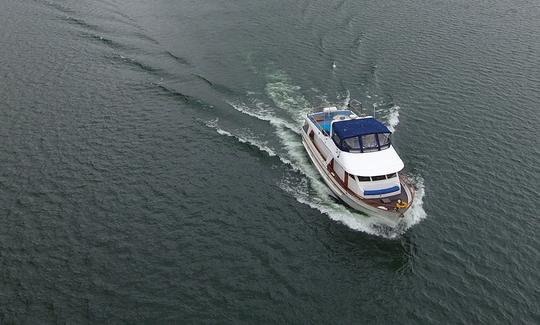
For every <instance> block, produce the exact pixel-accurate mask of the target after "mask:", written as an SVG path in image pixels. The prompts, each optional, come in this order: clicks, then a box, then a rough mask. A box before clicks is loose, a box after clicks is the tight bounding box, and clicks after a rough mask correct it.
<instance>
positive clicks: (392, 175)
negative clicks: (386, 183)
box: [386, 173, 397, 179]
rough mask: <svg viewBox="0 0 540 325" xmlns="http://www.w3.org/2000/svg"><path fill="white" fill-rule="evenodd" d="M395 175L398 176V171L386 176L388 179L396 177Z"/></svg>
mask: <svg viewBox="0 0 540 325" xmlns="http://www.w3.org/2000/svg"><path fill="white" fill-rule="evenodd" d="M394 177H397V173H392V174H388V175H386V178H388V179H390V178H394Z"/></svg>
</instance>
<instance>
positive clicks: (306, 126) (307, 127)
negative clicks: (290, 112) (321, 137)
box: [302, 121, 309, 133]
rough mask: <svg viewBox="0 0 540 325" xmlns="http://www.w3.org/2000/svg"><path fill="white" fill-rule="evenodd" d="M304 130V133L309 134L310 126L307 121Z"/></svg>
mask: <svg viewBox="0 0 540 325" xmlns="http://www.w3.org/2000/svg"><path fill="white" fill-rule="evenodd" d="M302 128H303V129H304V132H305V133H307V131H308V129H309V125H308V122H307V121H305V122H304V126H303V127H302Z"/></svg>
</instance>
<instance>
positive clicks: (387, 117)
mask: <svg viewBox="0 0 540 325" xmlns="http://www.w3.org/2000/svg"><path fill="white" fill-rule="evenodd" d="M265 92H266V95H267V96H268V98H269V99H270V100H271V101H272V102H273V104H274V105H268V104H265V103H264V102H262V101H260V100H257V99H255V98H251V99H252V100H251V103H250V104H246V103H244V102H242V101H230V102H228V103H229V105H231V107H233V108H234V109H235V110H236V111H238V112H240V113H242V114H245V115H248V116H251V117H253V118H256V119H259V120H261V121H265V122H267V123H269V124H270V125H271V126H272V127H273V130H274V133H275V134H276V136H277V138H278V140H279V145H280V146H281V148H279V149H280V150H277V149H276V148H270V147H269V145H268V143H267V142H266V141H263V140H261V139H258V138H257V137H256V136H253V135H252V134H245V133H244V134H233V133H231V132H229V131H226V130H223V129H221V128H219V127H218V125H217V122H218V121H217V120H214V121H209V122H207V126H208V127H211V128H213V129H215V130H216V131H217V133H219V134H221V135H224V136H228V137H233V138H235V139H236V140H237V141H239V142H241V143H248V144H250V145H252V146H254V147H256V148H258V149H259V150H261V151H263V152H266V153H267V154H268V155H270V156H277V157H278V158H279V159H280V160H281V162H282V163H283V164H284V165H286V166H287V167H288V168H289V170H292V171H294V172H295V173H291V172H287V171H286V172H285V173H284V176H283V177H282V179H281V180H280V182H279V184H278V185H279V187H280V188H281V189H282V190H284V191H285V192H286V193H289V194H290V195H292V196H293V197H294V198H295V199H296V200H297V201H298V202H300V203H302V204H306V205H308V206H310V207H311V208H314V209H317V210H318V211H320V212H321V213H323V214H325V215H327V216H328V217H329V218H330V219H332V220H334V221H336V222H340V223H342V224H344V225H346V226H347V227H349V228H351V229H353V230H357V231H362V232H365V233H369V234H372V235H377V236H381V237H385V238H397V237H399V236H400V235H401V234H402V233H403V232H404V231H406V230H407V229H409V228H411V227H412V226H413V225H415V224H417V223H419V222H420V221H421V220H423V219H425V218H426V213H425V211H424V209H423V198H424V195H425V188H424V182H423V179H422V178H421V177H420V176H418V175H416V176H412V177H410V179H411V182H412V184H413V185H414V186H415V187H416V199H415V201H414V202H413V204H412V206H411V208H410V209H409V210H408V211H407V212H406V213H405V217H404V218H403V221H402V224H401V225H400V227H398V229H389V228H388V227H387V226H385V225H384V224H383V223H382V222H381V221H380V220H379V219H378V218H376V217H370V216H367V215H364V214H361V213H359V212H356V211H354V210H351V209H349V208H347V207H346V206H345V205H343V204H341V203H338V202H336V200H334V199H333V198H332V193H331V192H330V190H329V189H328V187H327V186H326V184H325V183H324V182H323V181H322V180H321V178H320V175H319V174H318V171H317V170H316V169H315V167H314V166H313V165H312V164H311V162H310V161H309V158H308V157H307V155H306V152H305V149H304V147H303V144H302V140H301V139H302V138H301V136H300V132H299V130H300V127H301V125H302V123H303V117H304V116H305V115H306V114H307V113H309V112H312V111H313V106H312V105H311V103H310V102H309V101H308V100H307V99H306V98H305V97H304V96H302V94H301V88H300V87H299V86H296V85H294V84H292V82H291V79H290V78H289V77H288V76H287V75H286V74H285V73H284V72H282V71H277V72H275V73H273V74H271V75H268V76H267V84H266V87H265ZM350 100H351V99H350V93H349V92H348V91H347V95H346V97H345V99H344V101H343V102H341V103H337V104H335V103H334V104H331V105H333V106H338V107H343V108H345V107H346V106H347V104H348V103H349V102H350ZM374 111H375V112H376V113H377V117H379V118H381V117H380V116H382V118H381V119H382V120H384V121H385V122H386V125H387V126H388V128H389V129H390V130H391V131H392V132H394V131H395V130H396V128H397V126H398V124H399V111H400V107H399V106H397V105H393V106H391V107H389V108H386V109H380V108H379V107H378V106H377V105H376V104H374ZM278 152H279V154H278ZM298 172H299V173H300V174H301V175H302V177H299V176H298Z"/></svg>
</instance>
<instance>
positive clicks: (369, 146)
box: [362, 134, 379, 152]
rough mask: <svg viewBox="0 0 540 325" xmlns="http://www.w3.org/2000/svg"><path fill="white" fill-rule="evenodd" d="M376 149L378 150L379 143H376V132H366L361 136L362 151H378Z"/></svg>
mask: <svg viewBox="0 0 540 325" xmlns="http://www.w3.org/2000/svg"><path fill="white" fill-rule="evenodd" d="M378 150H379V144H378V143H377V135H376V134H366V135H363V136H362V151H363V152H370V151H378Z"/></svg>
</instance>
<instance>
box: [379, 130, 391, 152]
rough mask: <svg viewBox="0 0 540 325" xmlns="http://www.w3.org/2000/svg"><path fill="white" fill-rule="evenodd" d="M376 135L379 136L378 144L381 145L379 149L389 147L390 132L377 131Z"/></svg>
mask: <svg viewBox="0 0 540 325" xmlns="http://www.w3.org/2000/svg"><path fill="white" fill-rule="evenodd" d="M377 136H378V138H379V145H380V146H381V150H382V149H387V148H388V147H390V133H379V134H377Z"/></svg>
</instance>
